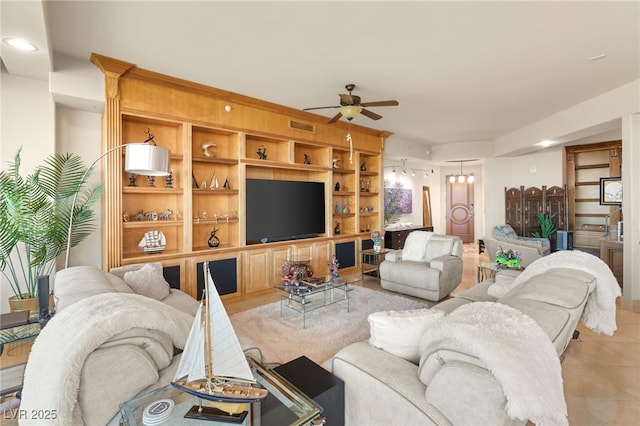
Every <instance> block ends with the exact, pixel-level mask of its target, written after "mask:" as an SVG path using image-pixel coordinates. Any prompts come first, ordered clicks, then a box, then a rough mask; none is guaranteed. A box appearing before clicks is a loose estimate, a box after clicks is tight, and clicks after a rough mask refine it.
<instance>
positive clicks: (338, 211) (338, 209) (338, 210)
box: [336, 203, 340, 214]
mask: <svg viewBox="0 0 640 426" xmlns="http://www.w3.org/2000/svg"><path fill="white" fill-rule="evenodd" d="M336 213H337V214H340V203H336Z"/></svg>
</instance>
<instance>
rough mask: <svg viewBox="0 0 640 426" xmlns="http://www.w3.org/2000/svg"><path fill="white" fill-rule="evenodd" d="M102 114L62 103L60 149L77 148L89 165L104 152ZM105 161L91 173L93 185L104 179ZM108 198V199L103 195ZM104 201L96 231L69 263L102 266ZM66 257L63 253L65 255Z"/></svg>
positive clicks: (60, 263)
mask: <svg viewBox="0 0 640 426" xmlns="http://www.w3.org/2000/svg"><path fill="white" fill-rule="evenodd" d="M101 121H102V115H101V114H100V113H92V112H85V111H78V110H74V109H69V108H63V107H60V108H58V109H57V113H56V140H57V143H56V151H57V152H73V153H74V154H77V155H79V156H80V157H82V159H83V161H84V164H85V166H86V167H89V166H90V165H91V164H92V163H93V162H94V161H95V160H96V159H97V158H98V157H99V156H100V155H102V151H101V144H102V141H101V133H100V125H101ZM101 165H102V162H98V163H97V164H96V167H95V169H94V172H93V174H92V175H91V180H90V181H89V184H90V185H96V184H99V183H100V182H103V181H104V180H103V179H102V167H101ZM103 200H104V199H103ZM100 206H101V203H97V204H96V206H95V207H94V211H95V212H96V220H95V223H96V231H95V232H94V234H93V235H92V236H90V237H89V238H87V239H86V240H84V241H83V242H81V243H80V244H78V245H77V246H75V247H73V248H72V249H71V253H70V255H69V266H74V265H94V266H97V267H99V268H100V267H102V239H101V238H100V235H101V232H100V224H101V223H102V209H101V208H100ZM61 257H62V256H61ZM58 267H59V268H62V267H64V259H62V258H61V259H58Z"/></svg>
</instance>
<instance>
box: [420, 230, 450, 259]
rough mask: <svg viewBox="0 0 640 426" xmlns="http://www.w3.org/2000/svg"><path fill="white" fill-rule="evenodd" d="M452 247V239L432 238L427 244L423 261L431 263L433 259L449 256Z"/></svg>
mask: <svg viewBox="0 0 640 426" xmlns="http://www.w3.org/2000/svg"><path fill="white" fill-rule="evenodd" d="M452 245H453V238H450V237H440V236H434V237H433V238H431V240H429V244H427V250H426V253H425V255H424V260H426V261H427V262H431V261H432V260H433V259H435V258H437V257H440V256H446V255H449V254H451V246H452Z"/></svg>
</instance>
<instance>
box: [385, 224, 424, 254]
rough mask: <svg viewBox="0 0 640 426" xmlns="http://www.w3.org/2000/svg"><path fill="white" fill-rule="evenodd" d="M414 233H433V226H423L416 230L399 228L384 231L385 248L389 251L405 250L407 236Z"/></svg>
mask: <svg viewBox="0 0 640 426" xmlns="http://www.w3.org/2000/svg"><path fill="white" fill-rule="evenodd" d="M413 231H430V232H433V226H421V227H415V228H398V229H390V230H385V231H384V246H385V247H386V248H389V249H394V250H400V249H402V248H404V242H405V240H406V239H407V236H408V235H409V234H410V233H411V232H413Z"/></svg>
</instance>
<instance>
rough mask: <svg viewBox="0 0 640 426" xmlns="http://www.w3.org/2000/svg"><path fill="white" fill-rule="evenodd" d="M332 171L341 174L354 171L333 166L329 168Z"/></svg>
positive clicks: (348, 173) (353, 171)
mask: <svg viewBox="0 0 640 426" xmlns="http://www.w3.org/2000/svg"><path fill="white" fill-rule="evenodd" d="M331 170H332V171H333V173H336V174H341V175H350V174H354V173H355V172H356V171H355V170H351V169H341V168H333V169H331Z"/></svg>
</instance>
